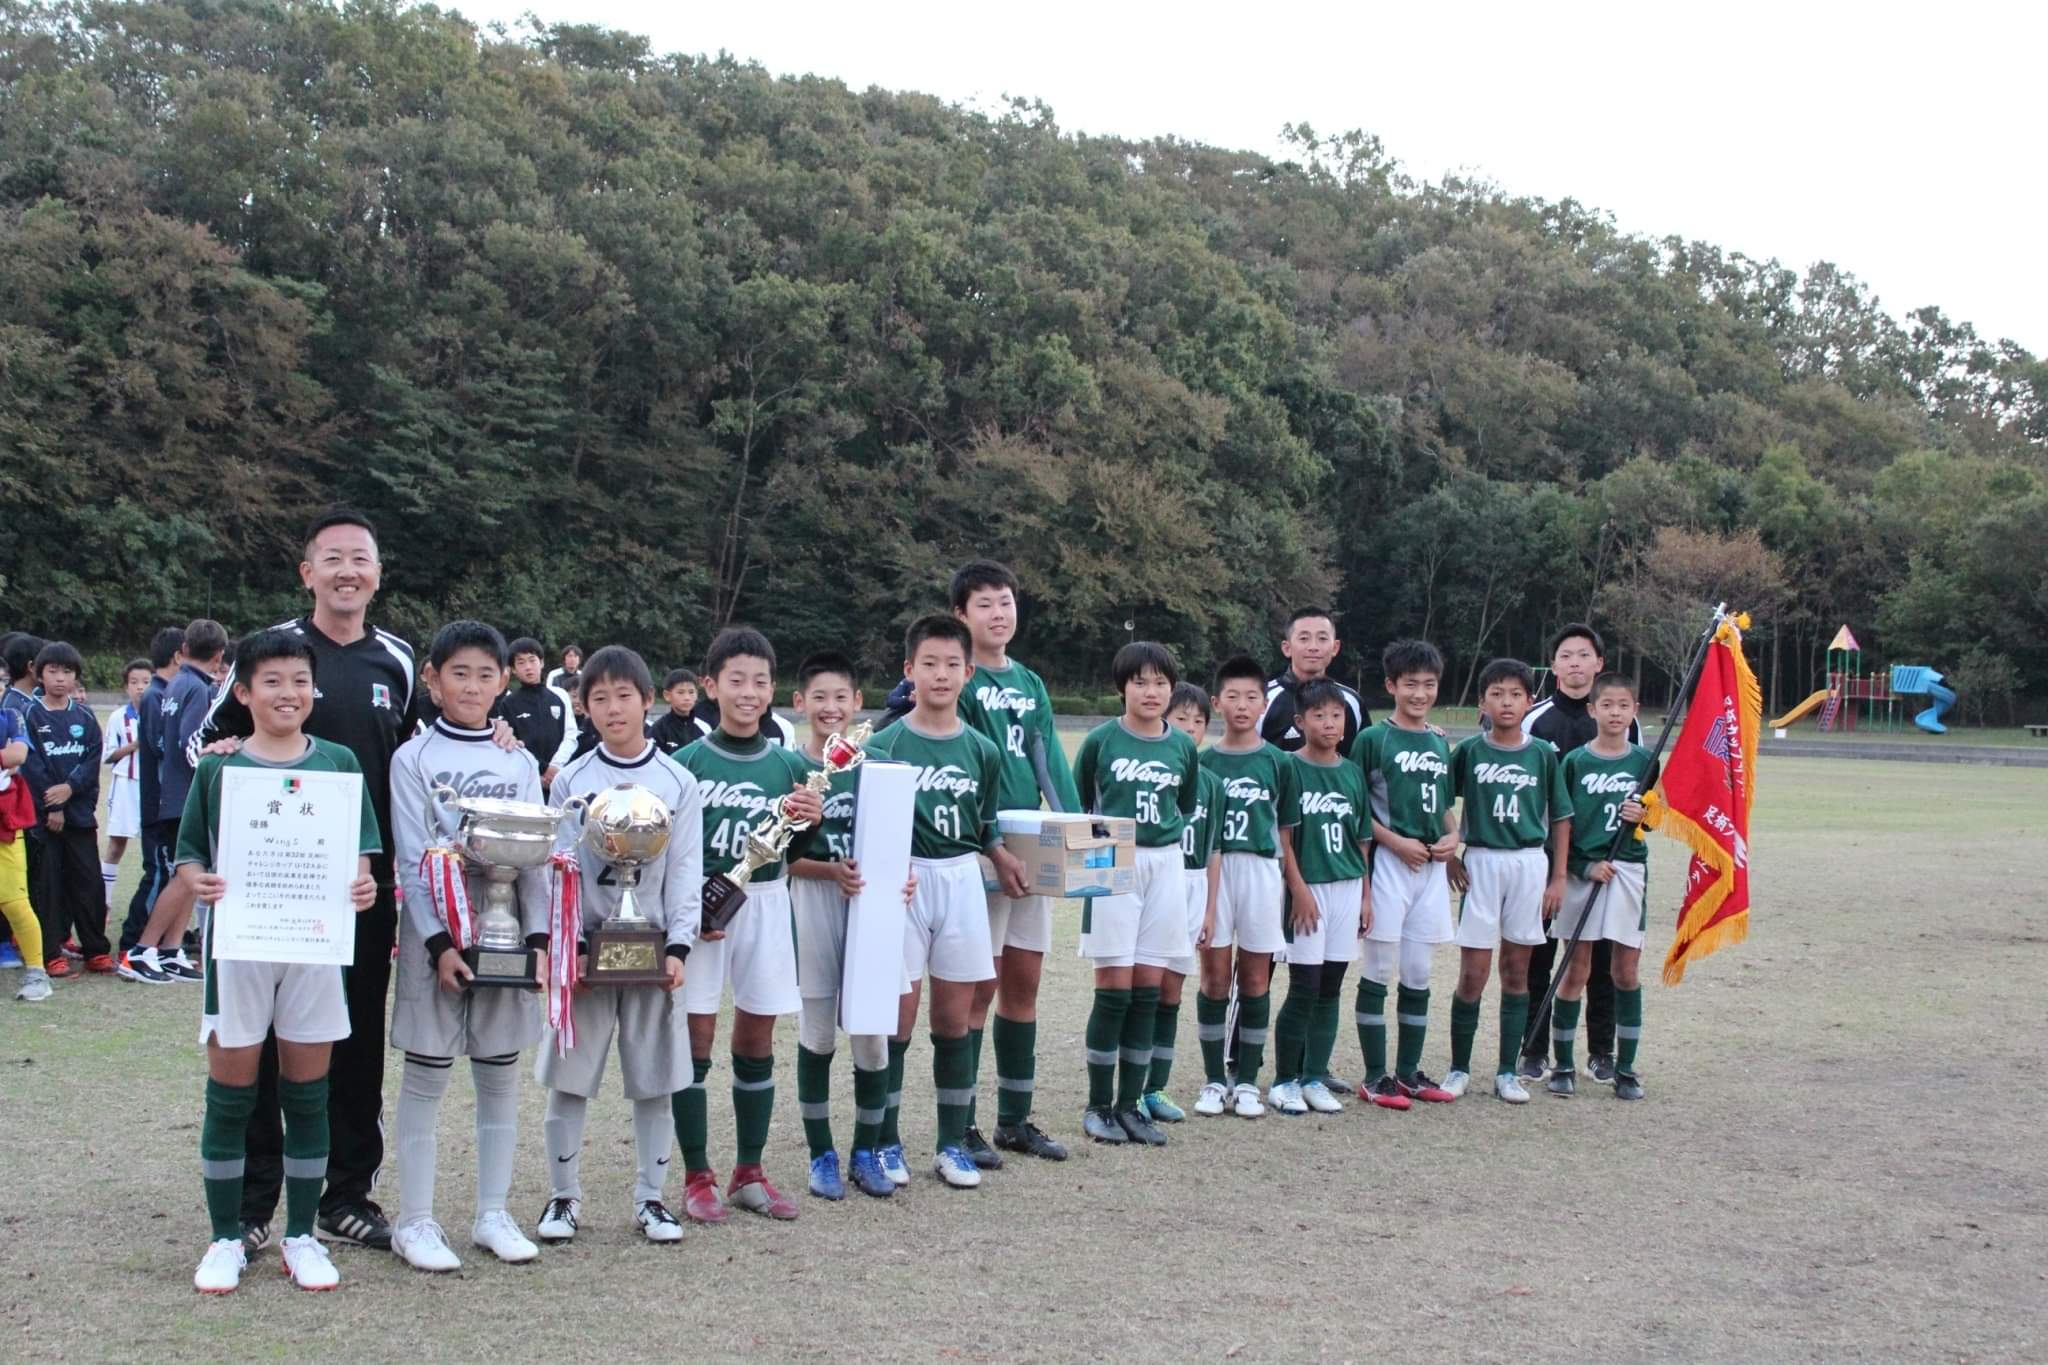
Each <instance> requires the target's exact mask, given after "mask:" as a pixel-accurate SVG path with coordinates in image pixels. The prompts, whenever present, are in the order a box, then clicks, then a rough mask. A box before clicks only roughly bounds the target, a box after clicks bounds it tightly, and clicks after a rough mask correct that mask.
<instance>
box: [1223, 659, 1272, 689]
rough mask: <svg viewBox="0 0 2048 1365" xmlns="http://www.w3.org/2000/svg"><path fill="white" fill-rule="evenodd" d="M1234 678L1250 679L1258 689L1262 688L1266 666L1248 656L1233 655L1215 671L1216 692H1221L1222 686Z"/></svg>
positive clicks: (1264, 681)
mask: <svg viewBox="0 0 2048 1365" xmlns="http://www.w3.org/2000/svg"><path fill="white" fill-rule="evenodd" d="M1235 678H1250V679H1251V680H1252V681H1253V682H1255V683H1257V684H1258V685H1259V686H1260V687H1264V686H1265V685H1266V666H1265V665H1264V664H1262V663H1260V662H1259V661H1258V660H1257V659H1254V658H1253V657H1252V656H1251V655H1249V654H1233V655H1231V656H1230V657H1229V658H1227V659H1225V660H1224V661H1223V664H1222V666H1221V667H1220V668H1218V669H1217V670H1216V690H1217V691H1218V692H1221V691H1222V690H1223V684H1225V683H1227V682H1230V681H1231V680H1233V679H1235Z"/></svg>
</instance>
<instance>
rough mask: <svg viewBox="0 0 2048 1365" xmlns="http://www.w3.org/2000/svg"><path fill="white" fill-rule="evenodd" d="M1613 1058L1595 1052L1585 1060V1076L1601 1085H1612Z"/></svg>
mask: <svg viewBox="0 0 2048 1365" xmlns="http://www.w3.org/2000/svg"><path fill="white" fill-rule="evenodd" d="M1617 1074H1619V1073H1617V1072H1616V1071H1615V1069H1614V1058H1612V1057H1610V1056H1608V1055H1607V1054H1606V1053H1604V1052H1595V1053H1594V1054H1592V1055H1591V1056H1589V1057H1588V1058H1586V1075H1587V1076H1589V1077H1591V1078H1592V1079H1593V1080H1596V1081H1598V1082H1600V1084H1602V1085H1613V1084H1614V1078H1615V1076H1616V1075H1617Z"/></svg>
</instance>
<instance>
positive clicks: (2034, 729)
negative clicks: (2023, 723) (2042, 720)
mask: <svg viewBox="0 0 2048 1365" xmlns="http://www.w3.org/2000/svg"><path fill="white" fill-rule="evenodd" d="M2027 733H2028V734H2030V735H2032V736H2033V737H2034V738H2035V739H2048V725H2029V726H2028V727H2027Z"/></svg>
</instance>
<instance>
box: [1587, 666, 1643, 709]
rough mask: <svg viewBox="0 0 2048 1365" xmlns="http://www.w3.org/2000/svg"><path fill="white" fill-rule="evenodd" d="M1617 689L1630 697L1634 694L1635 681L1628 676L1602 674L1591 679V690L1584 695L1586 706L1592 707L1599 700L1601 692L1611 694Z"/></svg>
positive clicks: (1624, 674)
mask: <svg viewBox="0 0 2048 1365" xmlns="http://www.w3.org/2000/svg"><path fill="white" fill-rule="evenodd" d="M1617 687H1618V688H1620V689H1621V690H1622V691H1624V692H1626V693H1628V694H1629V695H1630V696H1631V697H1633V696H1634V695H1635V694H1636V680H1635V679H1634V678H1631V677H1630V676H1629V675H1628V674H1626V673H1602V674H1601V675H1600V676H1599V677H1597V678H1595V679H1593V688H1592V690H1591V691H1589V692H1587V693H1586V704H1587V705H1588V706H1590V705H1592V704H1593V703H1594V702H1596V701H1598V700H1600V694H1601V693H1602V692H1612V691H1614V689H1616V688H1617Z"/></svg>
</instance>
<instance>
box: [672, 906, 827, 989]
mask: <svg viewBox="0 0 2048 1365" xmlns="http://www.w3.org/2000/svg"><path fill="white" fill-rule="evenodd" d="M789 906H790V910H791V912H792V914H793V917H794V919H795V921H796V990H797V994H798V995H800V996H802V997H803V998H804V999H806V1000H831V999H835V998H837V997H838V995H839V983H840V981H841V980H842V979H843V978H844V977H845V975H846V897H844V896H842V895H840V894H839V883H837V882H821V881H814V880H812V879H811V878H809V877H791V878H790V879H789ZM693 956H694V954H693ZM688 975H689V973H688V971H687V964H686V970H685V971H684V976H685V977H686V978H687V977H688Z"/></svg>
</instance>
